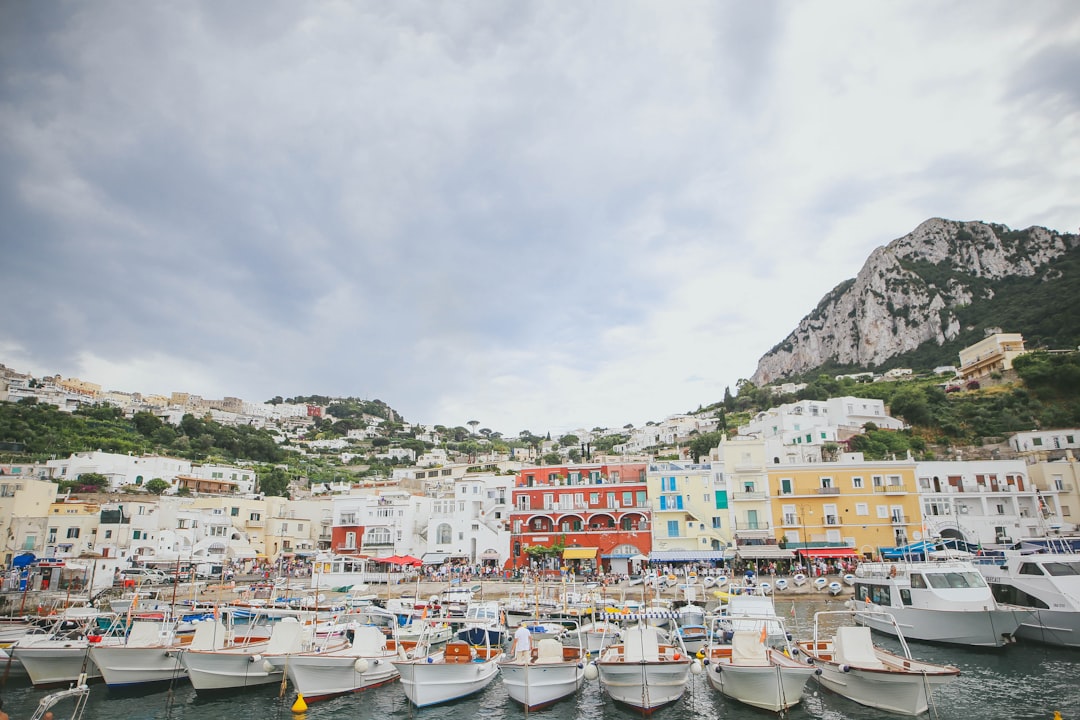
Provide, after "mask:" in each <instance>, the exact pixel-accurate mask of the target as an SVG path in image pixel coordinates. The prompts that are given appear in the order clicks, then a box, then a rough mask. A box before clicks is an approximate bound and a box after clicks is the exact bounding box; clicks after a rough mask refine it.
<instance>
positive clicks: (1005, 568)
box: [975, 549, 1080, 648]
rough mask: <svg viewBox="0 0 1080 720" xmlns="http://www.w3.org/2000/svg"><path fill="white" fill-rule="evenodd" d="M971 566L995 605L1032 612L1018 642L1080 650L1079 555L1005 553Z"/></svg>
mask: <svg viewBox="0 0 1080 720" xmlns="http://www.w3.org/2000/svg"><path fill="white" fill-rule="evenodd" d="M975 566H976V567H977V568H978V569H979V572H981V573H982V575H983V577H984V578H986V582H987V583H989V585H990V591H991V592H992V593H993V595H994V599H995V600H997V601H998V602H1004V603H1011V604H1013V605H1019V606H1021V607H1025V608H1028V609H1029V610H1031V611H1032V612H1031V615H1030V616H1029V617H1027V618H1026V619H1025V620H1024V621H1023V622H1021V623H1020V627H1019V628H1017V630H1016V636H1017V637H1018V638H1021V639H1023V640H1031V641H1033V642H1039V643H1044V644H1047V645H1061V646H1063V647H1070V648H1080V553H1075V552H1062V551H1053V550H1046V549H1044V550H1042V551H1028V552H1024V551H1005V552H1004V553H1003V554H1001V555H999V556H997V557H993V556H991V557H987V558H979V559H978V561H977V562H976V563H975Z"/></svg>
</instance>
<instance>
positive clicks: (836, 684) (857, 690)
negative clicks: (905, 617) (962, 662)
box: [798, 611, 960, 715]
mask: <svg viewBox="0 0 1080 720" xmlns="http://www.w3.org/2000/svg"><path fill="white" fill-rule="evenodd" d="M865 614H866V615H869V613H865ZM825 615H848V616H850V614H849V613H847V612H843V611H840V612H837V611H831V612H818V613H814V636H813V640H810V641H804V642H800V643H798V649H799V651H800V652H801V653H802V654H803V655H804V656H805V657H806V658H807V659H808V660H809V662H810V663H812V665H813V667H815V668H817V669H819V670H821V674H820V675H818V676H817V679H818V682H820V683H821V684H822V685H823V686H825V687H826V688H828V689H829V690H832V691H833V692H835V693H836V694H838V695H843V696H844V697H846V698H848V699H849V700H854V701H855V702H857V703H859V704H860V705H866V706H867V707H872V708H877V709H879V710H886V711H888V712H894V713H899V714H902V715H921V714H922V713H924V712H926V711H927V709H928V707H929V704H930V702H931V699H932V695H933V691H934V688H936V687H939V686H941V685H944V684H946V683H949V682H952V681H953V680H955V679H956V678H957V677H958V676H959V675H960V670H958V669H957V668H955V667H952V666H951V665H937V664H934V663H928V662H922V661H920V660H915V659H913V658H912V657H911V652H910V650H908V646H907V642H906V641H905V640H904V635H903V633H902V632H901V631H900V628H899V626H898V625H897V623H896V620H895V619H894V618H893V617H892V616H891V615H889V613H881V612H878V613H874V615H876V616H878V617H877V620H878V621H879V622H881V623H884V624H890V625H892V627H893V633H892V634H894V635H896V637H897V638H898V639H899V640H900V646H901V647H902V648H903V653H904V654H903V656H900V655H896V654H894V653H891V652H888V651H887V650H883V649H881V648H879V647H877V646H875V645H874V643H873V639H872V638H871V636H870V628H868V627H854V626H841V627H838V628H837V629H836V634H835V636H834V637H833V638H832V639H831V640H825V639H822V638H820V637H819V636H818V628H819V625H818V623H819V620H820V618H821V616H825Z"/></svg>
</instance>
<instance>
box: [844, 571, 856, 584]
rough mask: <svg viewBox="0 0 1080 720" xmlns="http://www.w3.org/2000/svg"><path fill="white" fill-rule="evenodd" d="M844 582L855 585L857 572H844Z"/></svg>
mask: <svg viewBox="0 0 1080 720" xmlns="http://www.w3.org/2000/svg"><path fill="white" fill-rule="evenodd" d="M844 584H845V585H854V584H855V574H854V573H845V574H844Z"/></svg>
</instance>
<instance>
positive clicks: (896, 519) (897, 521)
mask: <svg viewBox="0 0 1080 720" xmlns="http://www.w3.org/2000/svg"><path fill="white" fill-rule="evenodd" d="M890 521H891V522H892V524H893V525H907V523H908V519H907V516H905V515H893V516H892V517H891V518H890Z"/></svg>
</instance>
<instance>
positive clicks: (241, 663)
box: [183, 649, 285, 691]
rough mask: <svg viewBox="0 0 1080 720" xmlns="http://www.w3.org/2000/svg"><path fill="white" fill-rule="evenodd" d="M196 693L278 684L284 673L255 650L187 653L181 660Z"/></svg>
mask: <svg viewBox="0 0 1080 720" xmlns="http://www.w3.org/2000/svg"><path fill="white" fill-rule="evenodd" d="M183 661H184V667H186V668H187V672H188V678H189V679H190V680H191V685H192V687H194V688H195V690H196V691H212V690H230V689H236V688H245V687H251V686H253V685H267V684H269V683H275V682H277V683H280V682H281V679H282V677H284V674H285V673H284V670H282V668H279V667H275V666H273V665H272V664H271V663H269V662H268V661H267V660H265V659H264V658H263V656H262V655H261V654H260V653H259V651H258V650H254V649H246V650H216V651H201V650H188V651H187V652H185V653H184V656H183Z"/></svg>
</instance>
